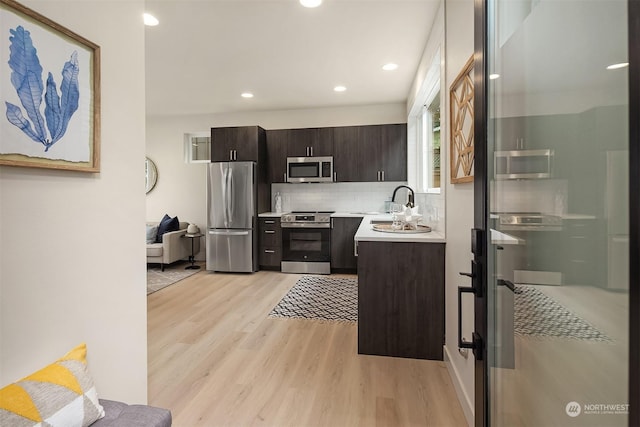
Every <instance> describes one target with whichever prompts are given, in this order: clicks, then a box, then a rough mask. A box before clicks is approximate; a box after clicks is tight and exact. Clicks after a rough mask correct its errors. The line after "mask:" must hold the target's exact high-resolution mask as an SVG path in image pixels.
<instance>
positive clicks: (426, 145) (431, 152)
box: [409, 50, 443, 194]
mask: <svg viewBox="0 0 640 427" xmlns="http://www.w3.org/2000/svg"><path fill="white" fill-rule="evenodd" d="M440 66H441V64H440V52H439V50H438V51H437V52H436V54H435V55H434V58H433V61H432V63H431V67H430V68H429V71H428V72H427V75H426V76H425V80H424V82H423V85H422V87H421V89H420V91H419V93H418V94H417V96H416V99H415V102H414V104H413V105H414V106H413V107H412V109H411V112H410V114H409V132H410V134H411V135H410V138H409V140H410V141H414V143H413V144H410V147H412V148H411V151H412V152H413V153H415V160H413V161H410V163H409V165H410V169H412V170H414V171H415V172H414V173H410V174H409V175H410V177H411V178H410V181H411V182H412V183H413V184H414V185H415V186H416V189H417V191H418V192H420V193H436V194H438V193H440V188H441V185H440V184H441V179H440V177H441V174H442V173H443V170H442V168H441V167H440V166H441V164H443V162H442V154H441V137H440V136H441V132H440V122H441V111H440V104H441V100H440V94H441V93H442V88H441V87H440V86H441V81H440Z"/></svg>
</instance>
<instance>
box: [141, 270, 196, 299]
mask: <svg viewBox="0 0 640 427" xmlns="http://www.w3.org/2000/svg"><path fill="white" fill-rule="evenodd" d="M187 265H191V264H189V263H187V262H176V263H174V264H172V265H169V266H166V267H165V268H164V271H161V270H160V267H159V266H155V265H154V266H153V267H151V266H149V265H147V295H149V294H152V293H154V292H157V291H159V290H160V289H164V288H166V287H167V286H169V285H173V284H174V283H177V282H179V281H180V280H182V279H185V278H187V277H189V276H193V275H194V274H196V273H197V272H198V271H201V269H200V270H185V269H184V268H185V267H186V266H187Z"/></svg>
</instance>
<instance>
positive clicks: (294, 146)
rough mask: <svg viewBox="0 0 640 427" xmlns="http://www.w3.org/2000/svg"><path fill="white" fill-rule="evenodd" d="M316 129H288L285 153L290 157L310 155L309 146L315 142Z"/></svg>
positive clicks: (316, 136)
mask: <svg viewBox="0 0 640 427" xmlns="http://www.w3.org/2000/svg"><path fill="white" fill-rule="evenodd" d="M317 139H318V129H289V144H288V146H287V155H288V156H290V157H308V156H311V150H310V147H312V146H314V144H316V141H317Z"/></svg>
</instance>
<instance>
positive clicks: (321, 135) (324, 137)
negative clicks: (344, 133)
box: [311, 128, 334, 157]
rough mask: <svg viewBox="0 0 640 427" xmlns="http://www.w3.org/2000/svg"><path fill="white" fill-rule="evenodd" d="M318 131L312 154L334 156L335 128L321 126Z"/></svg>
mask: <svg viewBox="0 0 640 427" xmlns="http://www.w3.org/2000/svg"><path fill="white" fill-rule="evenodd" d="M317 131H318V132H317V136H316V138H315V140H314V141H313V144H312V146H311V148H312V154H313V155H314V156H318V157H324V156H333V155H334V152H333V128H319V129H317Z"/></svg>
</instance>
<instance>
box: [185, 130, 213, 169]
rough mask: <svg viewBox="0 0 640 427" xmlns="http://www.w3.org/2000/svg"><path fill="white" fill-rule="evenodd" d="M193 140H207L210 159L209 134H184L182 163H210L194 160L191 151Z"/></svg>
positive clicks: (208, 160)
mask: <svg viewBox="0 0 640 427" xmlns="http://www.w3.org/2000/svg"><path fill="white" fill-rule="evenodd" d="M193 138H209V142H208V144H209V157H211V133H210V132H207V131H202V132H189V133H185V134H184V162H185V163H211V159H210V158H209V159H194V158H193V150H192V149H191V147H192V144H193Z"/></svg>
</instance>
